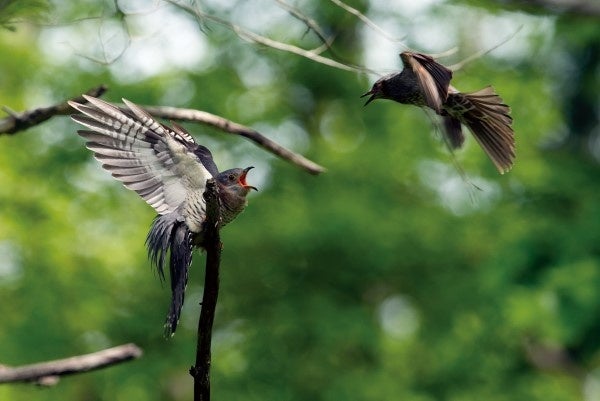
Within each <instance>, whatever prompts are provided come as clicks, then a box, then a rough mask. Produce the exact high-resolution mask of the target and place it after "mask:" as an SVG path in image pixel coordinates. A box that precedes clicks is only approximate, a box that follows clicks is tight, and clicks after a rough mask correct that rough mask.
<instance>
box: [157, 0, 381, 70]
mask: <svg viewBox="0 0 600 401" xmlns="http://www.w3.org/2000/svg"><path fill="white" fill-rule="evenodd" d="M166 1H167V2H169V3H171V4H172V5H174V6H175V7H178V8H180V9H181V10H183V11H185V12H187V13H188V14H190V15H192V16H194V17H195V18H198V19H200V20H209V21H212V22H215V23H217V24H219V25H222V26H224V27H226V28H228V29H230V30H231V31H233V32H234V33H235V34H236V35H237V36H238V37H240V38H241V39H245V40H248V41H250V42H253V43H258V44H261V45H263V46H267V47H270V48H272V49H276V50H281V51H285V52H288V53H292V54H296V55H298V56H302V57H304V58H307V59H310V60H312V61H314V62H317V63H320V64H324V65H327V66H329V67H333V68H338V69H340V70H344V71H350V72H356V73H372V71H370V70H368V69H366V68H363V67H358V66H353V65H349V64H343V63H340V62H338V61H335V60H332V59H330V58H327V57H323V56H321V55H319V54H318V52H320V51H321V50H320V48H319V49H318V50H306V49H303V48H301V47H298V46H294V45H290V44H289V43H283V42H279V41H276V40H273V39H269V38H267V37H265V36H262V35H259V34H258V33H256V32H252V31H249V30H247V29H245V28H242V27H241V26H239V25H236V24H233V23H231V22H229V21H226V20H224V19H222V18H219V17H217V16H215V15H211V14H207V13H204V12H202V11H200V10H198V9H195V8H193V7H192V6H189V5H187V4H182V3H179V2H177V1H175V0H166Z"/></svg>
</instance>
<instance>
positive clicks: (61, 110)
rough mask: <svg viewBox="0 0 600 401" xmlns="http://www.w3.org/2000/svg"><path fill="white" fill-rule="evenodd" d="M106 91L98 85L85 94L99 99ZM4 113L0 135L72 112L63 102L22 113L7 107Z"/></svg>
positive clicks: (65, 102)
mask: <svg viewBox="0 0 600 401" xmlns="http://www.w3.org/2000/svg"><path fill="white" fill-rule="evenodd" d="M106 90H107V88H106V86H104V85H100V86H98V87H96V88H93V89H90V90H89V91H87V92H86V93H85V94H86V95H90V96H93V97H99V96H102V94H103V93H104V92H106ZM69 100H72V101H74V102H77V103H86V102H87V100H85V99H84V98H83V97H82V96H77V97H74V98H72V99H69ZM4 111H6V112H7V114H9V116H8V117H6V118H3V119H2V120H0V135H1V134H15V133H17V132H19V131H24V130H26V129H29V128H31V127H33V126H35V125H38V124H41V123H43V122H44V121H46V120H48V119H50V118H51V117H54V116H59V115H66V114H70V113H72V112H73V109H72V108H71V106H69V105H68V104H67V101H64V102H62V103H58V104H55V105H53V106H50V107H40V108H37V109H34V110H27V111H24V112H22V113H15V112H13V111H11V110H9V109H8V108H7V107H4Z"/></svg>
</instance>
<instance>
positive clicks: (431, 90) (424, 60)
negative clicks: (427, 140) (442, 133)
mask: <svg viewBox="0 0 600 401" xmlns="http://www.w3.org/2000/svg"><path fill="white" fill-rule="evenodd" d="M400 58H401V59H402V62H403V63H404V66H405V67H407V68H410V69H411V70H412V71H413V72H414V73H415V75H416V76H417V79H418V80H419V84H420V86H421V88H422V89H423V92H424V93H425V102H426V103H427V106H429V107H431V108H432V109H434V110H435V111H436V113H438V114H439V113H440V112H441V110H442V104H443V103H444V102H445V101H446V98H447V97H448V86H449V85H450V80H451V79H452V70H450V69H448V68H446V67H444V66H443V65H441V64H440V63H438V62H437V61H435V60H434V59H433V57H431V56H428V55H427V54H422V53H412V52H403V53H400Z"/></svg>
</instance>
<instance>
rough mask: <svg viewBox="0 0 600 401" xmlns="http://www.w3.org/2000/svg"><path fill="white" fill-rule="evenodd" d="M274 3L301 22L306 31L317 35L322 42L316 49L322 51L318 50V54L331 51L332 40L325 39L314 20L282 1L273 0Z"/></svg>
mask: <svg viewBox="0 0 600 401" xmlns="http://www.w3.org/2000/svg"><path fill="white" fill-rule="evenodd" d="M275 1H276V2H277V3H278V4H279V5H280V6H281V8H283V9H284V10H286V11H287V12H289V13H290V15H291V16H293V17H294V18H297V19H299V20H300V21H302V22H303V23H304V25H306V27H307V28H308V30H310V31H313V32H314V33H315V35H317V37H318V38H319V40H320V41H321V42H322V45H321V46H319V47H318V49H323V50H320V51H319V52H318V53H321V52H323V51H324V50H325V49H329V50H332V49H331V42H332V40H331V39H327V38H326V35H325V32H323V30H322V29H321V27H320V26H319V24H318V23H317V21H315V20H314V19H312V18H310V17H309V16H307V15H305V14H304V13H303V12H302V11H300V10H299V9H298V8H296V7H294V6H292V5H291V4H288V3H286V2H285V1H284V0H275ZM313 51H314V52H317V50H313Z"/></svg>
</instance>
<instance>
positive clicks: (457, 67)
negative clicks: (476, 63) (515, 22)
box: [448, 25, 523, 71]
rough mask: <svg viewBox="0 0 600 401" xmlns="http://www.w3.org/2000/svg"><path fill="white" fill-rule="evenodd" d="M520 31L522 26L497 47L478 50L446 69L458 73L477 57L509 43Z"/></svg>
mask: <svg viewBox="0 0 600 401" xmlns="http://www.w3.org/2000/svg"><path fill="white" fill-rule="evenodd" d="M521 29H523V25H520V26H519V27H518V28H517V29H515V31H514V32H512V33H511V34H510V35H508V36H507V37H506V38H504V39H503V40H502V41H500V42H499V43H498V44H497V45H495V46H492V47H490V48H489V49H485V50H480V51H478V52H476V53H474V54H472V55H470V56H469V57H467V58H466V59H464V60H462V61H460V62H458V63H456V64H452V65H450V66H448V68H450V69H451V70H452V71H458V70H460V69H461V68H463V67H464V66H465V65H466V64H468V63H470V62H471V61H473V60H476V59H478V58H479V57H481V56H483V55H486V54H488V53H491V52H492V51H494V50H496V49H497V48H499V47H500V46H502V45H504V44H505V43H507V42H509V41H510V40H511V39H512V38H514V37H515V35H516V34H517V33H519V32H520V31H521Z"/></svg>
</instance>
